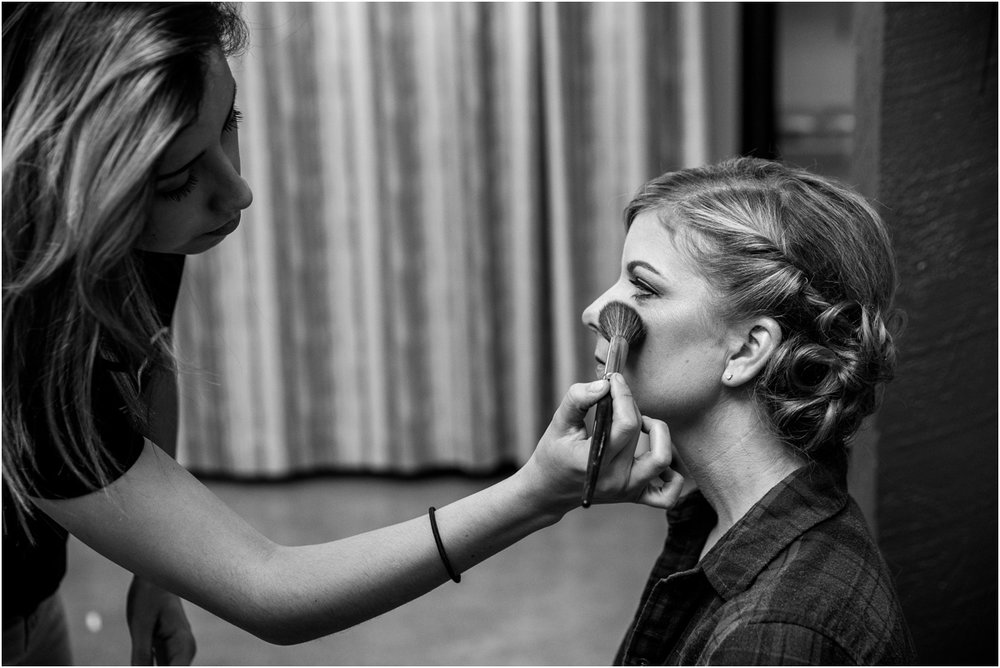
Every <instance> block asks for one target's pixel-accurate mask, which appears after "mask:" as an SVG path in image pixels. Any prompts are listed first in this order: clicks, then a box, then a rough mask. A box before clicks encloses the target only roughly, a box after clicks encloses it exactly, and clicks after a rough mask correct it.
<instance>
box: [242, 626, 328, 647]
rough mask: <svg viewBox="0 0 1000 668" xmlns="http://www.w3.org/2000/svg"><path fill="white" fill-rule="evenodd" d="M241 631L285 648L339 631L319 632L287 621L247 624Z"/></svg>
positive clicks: (325, 630) (323, 630)
mask: <svg viewBox="0 0 1000 668" xmlns="http://www.w3.org/2000/svg"><path fill="white" fill-rule="evenodd" d="M243 630H244V631H247V632H248V633H252V634H253V635H255V636H256V637H258V638H260V639H261V640H263V641H264V642H266V643H268V644H271V645H280V646H282V647H287V646H289V645H299V644H301V643H304V642H310V641H312V640H317V639H319V638H322V637H323V636H327V635H330V634H332V633H336V632H337V631H339V630H340V629H336V628H326V629H322V630H319V629H316V628H313V627H311V626H309V625H305V624H301V625H300V624H292V623H289V621H288V620H275V619H272V620H270V622H255V623H253V624H247V625H245V626H243Z"/></svg>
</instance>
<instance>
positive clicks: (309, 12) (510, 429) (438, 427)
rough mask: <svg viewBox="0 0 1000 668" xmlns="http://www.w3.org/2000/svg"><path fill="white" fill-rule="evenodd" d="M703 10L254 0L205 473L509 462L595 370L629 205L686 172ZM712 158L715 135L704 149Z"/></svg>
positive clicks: (204, 368) (187, 308)
mask: <svg viewBox="0 0 1000 668" xmlns="http://www.w3.org/2000/svg"><path fill="white" fill-rule="evenodd" d="M685 11H686V10H685V9H684V8H683V6H679V5H672V4H656V3H648V4H647V3H635V4H631V3H607V4H603V3H596V4H562V3H557V4H530V3H511V4H508V3H428V4H420V3H387V4H377V3H360V4H355V3H308V4H290V3H248V4H246V5H245V7H244V12H245V16H246V18H247V19H248V21H249V23H250V26H251V29H252V40H251V48H250V50H249V51H248V53H246V54H245V55H244V56H242V57H241V58H240V59H238V60H237V61H235V62H234V63H233V69H234V74H235V76H236V79H237V83H238V86H239V94H238V99H237V106H238V107H239V108H240V109H241V110H242V111H243V113H244V117H245V121H244V123H243V125H242V126H241V129H240V138H241V146H242V162H243V173H244V175H245V176H246V177H247V179H248V180H249V182H250V183H251V186H252V187H253V189H254V195H255V197H254V204H253V206H252V207H251V208H250V209H249V210H248V211H246V212H245V213H244V217H243V221H244V222H243V225H242V226H241V227H240V229H239V231H238V232H237V233H236V234H234V235H233V236H232V237H231V238H230V239H229V240H227V241H226V242H225V243H224V244H222V245H221V246H219V247H218V248H216V249H214V250H212V251H210V252H209V253H206V254H204V255H201V256H196V257H192V258H189V260H188V264H187V272H186V276H185V283H184V286H183V288H182V295H181V302H180V305H179V310H178V314H177V316H176V324H177V345H178V352H179V355H180V357H181V359H182V361H183V363H184V368H183V369H182V374H181V407H182V408H181V412H182V413H181V414H182V419H181V436H180V448H179V457H180V459H181V461H182V462H183V463H184V464H185V465H187V466H188V467H189V468H191V469H192V470H194V471H196V472H201V473H211V474H228V475H236V476H274V475H286V474H294V473H304V472H314V471H329V470H337V471H376V472H400V473H408V472H416V471H421V470H427V469H441V468H446V469H456V468H457V469H461V470H467V471H471V472H487V471H491V470H494V469H495V468H496V467H498V466H501V465H505V464H511V463H513V464H520V463H522V462H523V461H525V460H526V459H527V457H528V456H529V455H530V453H531V451H532V449H533V447H534V446H535V443H536V442H537V439H538V438H539V436H540V435H541V434H542V432H543V431H544V429H545V426H546V425H547V424H548V421H549V419H550V418H551V415H552V411H553V410H554V409H555V407H556V405H557V404H558V401H559V399H560V398H561V396H562V395H563V393H564V392H565V391H566V389H567V387H568V386H569V385H570V384H571V383H573V382H579V381H583V380H589V379H590V378H591V377H592V376H593V360H592V350H593V346H594V340H593V337H592V335H590V334H589V333H588V332H587V331H586V330H585V328H584V327H583V326H582V324H581V323H580V313H581V311H582V310H583V308H584V307H585V306H586V305H587V304H588V303H589V302H590V301H591V300H592V299H593V298H594V297H595V296H597V295H598V294H600V292H602V291H603V290H604V289H605V288H606V287H607V285H609V284H610V283H611V282H612V281H613V280H614V278H615V277H616V276H617V273H618V262H619V256H620V251H621V246H622V242H623V240H624V231H623V227H622V224H621V211H622V208H623V207H624V205H625V204H626V202H627V201H628V199H629V198H630V196H631V195H632V193H633V192H634V191H635V189H636V188H637V187H638V186H639V185H640V184H641V183H643V182H644V181H645V180H647V179H648V178H649V177H651V176H653V175H655V174H657V173H659V172H661V171H663V170H665V169H667V168H673V167H677V166H679V165H680V164H681V163H682V162H683V160H684V156H683V155H682V151H683V150H684V148H683V146H682V142H681V141H680V140H681V137H682V135H683V132H684V129H685V128H684V124H682V122H681V120H680V108H679V103H678V100H680V99H681V97H682V96H681V93H682V90H681V89H682V88H684V87H685V86H687V87H688V88H690V86H689V84H685V82H684V81H682V80H681V77H682V74H683V72H684V71H685V70H684V68H683V67H681V59H682V54H681V52H680V50H681V49H682V46H681V45H680V42H679V40H678V39H677V38H676V37H675V36H676V35H677V34H678V32H679V28H678V26H679V22H680V21H683V20H684V16H683V14H684V12H685ZM688 150H692V149H688Z"/></svg>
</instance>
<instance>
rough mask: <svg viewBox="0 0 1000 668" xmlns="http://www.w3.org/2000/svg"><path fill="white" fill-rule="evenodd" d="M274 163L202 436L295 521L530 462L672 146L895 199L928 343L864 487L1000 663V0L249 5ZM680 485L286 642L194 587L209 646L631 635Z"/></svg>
mask: <svg viewBox="0 0 1000 668" xmlns="http://www.w3.org/2000/svg"><path fill="white" fill-rule="evenodd" d="M244 13H245V16H246V18H247V20H248V22H249V24H250V27H251V30H252V35H251V46H250V48H249V50H248V51H247V53H246V54H244V55H243V56H242V57H240V58H238V59H236V60H234V61H233V63H232V64H233V69H234V75H235V77H236V80H237V83H238V86H239V94H238V98H237V106H238V107H239V108H240V110H241V111H242V112H243V114H244V119H245V120H244V122H243V124H242V125H241V128H240V139H241V147H242V162H243V172H244V175H245V176H246V178H247V179H248V181H249V182H250V183H251V185H252V187H253V190H254V195H255V198H254V204H253V206H252V207H251V208H250V209H249V210H248V211H246V212H245V213H244V216H243V225H242V226H241V228H240V230H239V232H238V233H237V234H235V235H233V237H232V238H231V239H230V240H229V241H227V242H226V243H225V244H223V245H221V246H220V247H219V248H217V249H215V250H213V251H212V252H210V253H207V254H205V255H203V256H197V257H192V258H189V260H188V263H187V270H186V274H185V283H184V286H183V288H182V294H181V302H180V304H179V307H178V308H179V310H178V313H177V316H176V318H175V323H176V328H177V333H176V338H177V346H178V351H179V354H180V357H181V359H182V361H183V362H184V363H185V368H184V370H183V373H182V377H181V403H182V435H181V442H180V451H179V459H180V460H181V462H182V463H183V464H184V465H186V466H187V467H189V468H190V469H191V470H192V471H193V472H195V473H196V474H197V475H199V476H200V477H201V478H202V479H203V480H205V481H206V482H207V483H208V484H209V485H210V486H211V487H212V488H213V490H215V491H216V492H217V493H218V494H219V495H220V496H222V498H223V499H224V500H226V501H227V502H228V503H230V504H231V505H233V506H234V507H235V508H236V510H237V511H238V512H240V513H241V514H242V515H244V517H246V518H247V519H248V520H249V521H250V522H251V524H254V525H255V526H257V527H258V528H260V529H261V530H262V531H263V532H264V533H265V534H267V535H268V536H270V537H272V538H274V539H275V540H278V541H280V542H286V543H308V542H317V541H321V540H331V539H335V538H338V537H342V536H346V535H351V534H353V533H357V532H360V531H364V530H368V529H373V528H377V527H379V526H382V525H385V524H388V523H392V522H396V521H402V520H405V519H409V518H411V517H414V516H417V515H420V514H422V513H424V512H425V511H426V508H427V507H428V506H429V505H439V506H440V505H444V504H446V503H447V502H449V501H451V500H454V499H457V498H459V497H461V496H464V495H466V494H469V493H471V492H474V491H476V490H478V489H481V488H483V487H485V486H487V485H488V484H490V483H491V482H492V481H494V480H496V479H497V477H498V476H502V475H505V474H507V473H509V472H511V471H512V470H514V469H515V468H516V467H518V466H520V465H521V464H523V463H524V462H525V461H526V460H527V458H528V456H529V455H530V453H531V451H532V449H533V448H534V445H535V443H536V442H537V439H538V437H539V436H540V435H541V433H542V432H543V431H544V428H545V426H546V425H547V424H548V421H549V419H550V417H551V415H552V411H553V410H554V409H555V407H556V405H557V404H558V401H559V399H560V398H561V396H562V395H563V393H564V392H565V391H566V388H567V387H568V386H569V385H570V384H571V383H574V382H580V381H583V380H589V379H590V378H591V377H592V376H593V373H594V372H593V358H592V355H593V346H594V340H593V337H592V335H590V334H588V332H587V330H586V329H585V328H584V327H583V326H582V324H581V322H580V314H581V312H582V310H583V309H584V308H585V307H586V306H587V305H588V304H589V303H590V302H591V301H592V300H593V299H594V298H596V297H597V296H598V295H599V294H601V292H603V291H604V289H606V288H607V287H608V286H609V285H610V284H611V283H612V282H613V281H614V280H615V279H616V277H617V274H618V263H619V258H620V251H621V247H622V243H623V241H624V228H623V225H622V218H621V212H622V209H623V208H624V206H625V205H626V203H627V202H628V200H629V199H630V197H631V196H632V194H633V193H634V192H635V191H636V190H637V189H638V188H639V186H641V185H642V184H643V183H644V182H645V181H647V180H648V179H650V178H652V177H654V176H656V175H658V174H660V173H662V172H664V171H668V170H672V169H677V168H681V167H686V166H692V165H697V164H701V163H704V162H708V161H714V160H718V159H721V158H725V157H729V156H733V155H736V154H752V155H757V156H759V157H769V158H778V159H782V160H784V161H786V162H790V163H794V164H797V165H800V166H804V167H807V168H810V169H812V170H814V171H817V172H819V173H823V174H827V175H830V176H834V177H837V178H840V179H842V180H844V181H846V182H848V183H849V184H851V185H854V186H856V187H858V188H859V189H861V191H862V192H863V193H864V194H866V195H867V196H869V197H870V198H872V199H873V200H874V201H875V202H877V203H878V205H879V206H880V207H882V209H881V210H882V213H883V215H885V216H886V218H887V220H888V221H889V222H890V225H891V226H892V228H893V232H894V237H895V239H896V242H897V249H898V255H899V262H900V274H901V290H900V303H901V306H903V308H905V309H906V310H907V311H908V314H909V325H908V329H907V333H906V335H905V336H904V338H903V340H902V343H903V357H902V366H901V369H900V372H899V374H898V378H897V381H896V382H895V383H894V384H893V386H892V387H891V388H890V391H889V398H888V399H887V402H886V405H885V406H884V408H883V410H882V411H881V413H880V414H879V415H878V416H876V418H875V419H873V420H870V421H869V423H868V424H867V425H866V428H865V430H864V432H863V434H862V436H861V438H860V439H859V443H858V445H857V448H856V452H855V461H854V470H853V472H852V492H853V493H854V494H855V496H856V497H857V498H858V499H859V501H860V502H861V504H862V506H863V508H864V510H865V513H866V515H867V516H868V518H869V521H870V522H871V524H872V526H873V528H874V529H875V531H876V533H877V534H878V537H879V541H880V544H881V546H882V548H883V550H884V551H885V553H886V557H887V560H888V561H889V563H890V566H891V567H892V569H893V571H894V573H896V574H897V578H898V586H899V589H900V594H901V597H902V599H903V601H904V607H905V608H906V611H907V614H908V616H909V619H910V624H911V626H912V627H913V631H914V635H915V636H916V638H917V642H918V648H919V649H920V651H921V659H922V661H926V662H927V663H932V664H964V663H973V664H990V663H996V661H997V577H996V576H997V566H996V564H997V505H996V501H997V477H996V471H997V452H996V443H997V431H996V428H997V420H996V417H997V381H996V378H997V376H996V373H995V369H996V368H997V358H996V354H997V348H996V346H995V341H996V338H997V333H996V326H997V319H996V305H997V298H996V295H997V292H996V287H997V284H996V275H997V272H996V266H997V265H996V249H997V236H996V232H997V215H996V204H997V199H996V197H997V190H996V185H997V172H996V168H997V159H996V158H997V142H996V137H997V135H996V131H997V113H996V105H997V89H996V55H997V45H996V5H995V4H994V3H972V4H965V3H942V4H936V3H919V4H909V3H890V4H885V5H883V4H879V3H863V4H855V3H812V2H810V3H773V4H772V3H745V4H744V3H714V2H713V3H627V2H622V3H619V2H615V3H386V4H382V3H302V4H300V3H247V4H245V5H244ZM664 533H665V532H664V524H663V517H662V513H660V512H658V511H654V510H652V509H646V508H634V507H633V508H621V507H613V508H601V507H598V508H594V509H591V510H588V511H586V512H581V511H578V512H575V513H571V514H570V515H569V516H568V517H567V518H566V519H565V520H563V522H561V523H560V524H559V525H557V526H556V527H554V528H552V529H549V530H547V531H544V532H541V533H540V534H537V535H535V536H532V537H529V538H528V539H526V540H525V541H523V542H522V543H520V544H518V545H516V546H514V547H513V548H510V549H509V550H508V551H506V552H504V553H502V554H500V555H498V556H497V557H494V558H493V559H492V560H490V561H487V562H486V563H484V564H482V565H481V566H479V567H477V568H476V569H473V570H472V571H470V572H469V574H468V575H467V576H465V577H463V580H462V583H461V585H449V586H446V587H442V588H439V589H438V590H436V591H434V592H432V593H431V594H430V595H428V596H427V597H425V598H423V599H421V600H419V601H417V602H415V603H413V604H411V605H408V606H404V607H403V608H401V609H399V610H397V611H394V612H392V613H389V614H387V615H385V616H383V617H381V618H379V619H376V620H373V621H372V622H369V623H366V624H364V625H361V626H359V627H356V628H355V629H351V630H349V631H346V632H344V633H341V634H338V635H336V636H331V637H329V638H324V639H321V640H318V641H315V642H312V643H307V644H305V645H301V646H297V647H270V646H268V645H266V644H265V643H263V642H261V641H258V640H257V639H255V638H253V637H252V636H249V635H248V634H246V633H244V632H242V631H240V630H239V629H236V628H235V627H232V626H231V625H229V624H227V623H225V622H222V621H220V620H218V619H216V618H214V617H213V616H211V615H209V614H208V613H205V612H204V611H202V610H199V609H197V608H196V607H195V606H191V605H188V610H189V614H190V616H191V618H192V622H193V625H194V627H195V633H196V635H197V636H198V639H199V655H198V657H197V658H196V663H201V664H248V663H250V664H297V665H305V664H379V665H395V664H411V665H414V664H416V665H420V664H452V665H456V664H464V665H525V664H529V665H543V664H544V665H587V664H606V663H608V662H610V661H611V659H612V658H613V656H614V652H615V649H616V648H617V644H618V642H619V641H620V639H621V636H622V634H623V633H624V631H625V629H626V627H627V626H628V623H629V621H630V619H631V615H632V613H633V611H634V606H635V605H636V603H637V601H638V596H639V593H640V591H641V587H642V584H643V583H644V581H645V577H646V575H647V572H648V569H649V567H650V566H651V564H652V562H653V560H654V559H655V557H656V555H657V554H658V551H659V547H660V544H661V543H662V540H663V537H664ZM71 552H72V554H71V564H70V576H69V578H68V580H67V585H66V589H65V591H66V597H67V604H68V607H69V611H70V617H71V624H72V631H73V638H74V644H75V646H74V649H75V652H76V656H77V659H78V661H80V662H81V663H87V664H116V663H125V662H127V661H128V646H129V644H128V639H127V632H126V631H125V626H124V600H125V589H126V587H127V581H128V576H127V574H125V573H123V572H121V570H120V569H118V568H117V567H115V566H113V565H111V564H108V563H107V562H104V561H103V560H102V559H101V558H100V557H97V556H96V555H95V554H94V553H92V552H90V551H89V550H88V549H87V548H85V547H83V546H82V545H80V544H79V543H77V542H75V541H74V542H73V543H72V544H71Z"/></svg>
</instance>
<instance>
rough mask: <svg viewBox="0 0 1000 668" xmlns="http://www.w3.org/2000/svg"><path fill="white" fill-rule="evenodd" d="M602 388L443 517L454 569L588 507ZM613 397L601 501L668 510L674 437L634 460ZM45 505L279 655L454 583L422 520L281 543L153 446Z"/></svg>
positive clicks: (623, 391)
mask: <svg viewBox="0 0 1000 668" xmlns="http://www.w3.org/2000/svg"><path fill="white" fill-rule="evenodd" d="M592 385H596V386H597V388H596V389H594V388H592V389H590V390H588V389H587V387H588V386H585V385H574V386H573V387H572V388H571V389H570V391H569V392H568V393H567V395H566V398H565V399H564V400H563V403H562V404H561V405H560V407H559V409H558V411H557V413H556V415H555V417H554V418H553V421H552V424H551V425H550V427H549V429H548V431H547V432H546V434H545V436H543V438H542V440H541V441H540V442H539V445H538V448H537V449H536V451H535V453H534V454H533V455H532V457H531V459H530V460H529V462H528V463H527V464H526V465H525V466H524V467H523V468H521V469H520V470H519V471H518V472H517V473H515V474H514V475H513V476H511V477H510V478H508V479H506V480H503V481H501V482H499V483H497V484H496V485H493V486H492V487H489V488H487V489H485V490H483V491H481V492H479V493H477V494H474V495H472V496H469V497H466V498H464V499H461V500H459V501H456V502H454V503H452V504H450V505H448V506H445V507H443V508H441V509H440V510H439V511H438V512H437V518H438V525H439V528H440V533H441V537H442V540H443V542H444V545H445V546H446V549H447V552H448V555H449V557H450V559H451V561H452V563H453V565H454V566H455V568H456V569H458V570H460V571H461V570H465V569H468V568H470V567H472V566H473V565H475V564H477V563H479V562H480V561H482V560H484V559H486V558H487V557H489V556H491V555H493V554H495V553H497V552H499V551H500V550H502V549H504V548H505V547H507V546H509V545H511V544H513V543H514V542H516V541H518V540H520V539H521V538H524V537H525V536H527V535H529V534H530V533H532V532H534V531H536V530H538V529H540V528H542V527H544V526H547V525H550V524H553V523H555V522H556V521H558V520H559V519H560V518H561V517H562V515H563V514H564V513H565V512H567V511H568V510H569V509H571V508H573V507H575V506H576V505H578V503H579V494H580V490H581V489H582V485H583V476H584V472H585V469H586V459H587V450H588V446H589V443H588V441H587V434H586V429H585V427H584V423H583V418H584V416H585V415H586V412H587V409H588V408H589V407H590V406H591V405H593V403H595V402H596V401H597V400H598V399H599V398H600V397H601V396H602V395H603V394H605V393H606V392H607V384H606V383H605V384H604V385H601V384H600V383H596V384H592ZM611 391H612V395H613V397H614V406H615V408H614V410H615V417H614V421H615V428H614V429H613V431H612V436H611V444H610V447H609V450H608V453H607V454H608V460H607V461H606V463H605V466H604V467H603V468H602V476H601V481H600V483H599V485H598V493H597V499H598V500H601V499H603V500H605V501H607V500H633V501H634V500H642V501H643V502H646V503H651V504H654V505H665V504H668V503H670V502H672V499H671V495H673V498H675V497H676V491H679V485H673V482H675V481H672V482H671V484H668V485H667V486H666V487H665V488H663V489H660V483H658V482H657V481H658V479H659V478H658V476H659V475H660V474H661V473H663V472H664V471H665V470H666V467H667V466H668V465H669V462H670V446H669V435H668V434H667V431H666V427H665V425H663V424H662V423H659V422H656V421H645V427H644V428H645V430H646V431H648V432H649V434H650V439H649V440H650V451H649V452H647V453H644V454H642V455H640V456H639V457H638V458H636V459H633V453H634V450H635V446H636V442H637V440H638V434H639V430H640V425H641V423H642V422H643V420H642V418H641V417H640V416H639V414H638V411H637V410H636V409H635V406H634V402H633V401H632V399H631V395H630V394H629V392H628V388H627V387H626V386H625V384H624V382H623V381H622V380H621V379H620V377H615V379H614V381H613V382H612V383H611ZM649 483H653V485H652V486H648V485H649ZM673 487H677V488H678V489H677V490H674V489H673ZM38 503H39V506H40V507H41V508H42V509H43V510H44V511H45V512H46V513H48V514H49V515H50V516H52V517H53V518H54V519H56V520H57V521H58V522H60V523H61V524H63V525H64V526H65V527H66V528H67V529H68V530H69V531H71V532H72V533H73V534H74V535H76V536H78V537H79V538H80V539H81V540H83V541H84V542H85V543H87V544H89V545H91V546H92V547H93V548H94V549H96V550H97V551H98V552H100V553H102V554H104V555H105V556H107V557H109V558H111V559H112V560H114V561H116V562H117V563H119V564H121V565H122V566H124V567H125V568H127V569H129V570H131V571H132V572H134V573H136V574H137V575H141V576H143V577H146V578H148V579H150V580H152V581H154V582H156V583H158V584H160V585H162V586H163V587H165V588H166V589H169V590H170V591H173V592H175V593H177V594H178V595H180V596H182V597H184V598H186V599H188V600H190V601H192V602H194V603H195V604H197V605H199V606H201V607H203V608H205V609H207V610H209V611H211V612H213V613H214V614H216V615H218V616H220V617H222V618H224V619H226V620H228V621H230V622H232V623H234V624H236V625H237V626H240V627H242V628H244V629H246V630H248V631H250V632H251V633H254V634H255V635H257V636H259V637H261V638H263V639H265V640H268V641H270V642H274V643H279V644H289V643H295V642H302V641H306V640H310V639H313V638H317V637H320V636H323V635H326V634H329V633H334V632H336V631H339V630H342V629H344V628H347V627H349V626H351V625H353V624H357V623H358V622H361V621H364V620H366V619H370V618H372V617H374V616H376V615H379V614H381V613H383V612H385V611H387V610H390V609H392V608H394V607H396V606H398V605H400V604H402V603H405V602H406V601H409V600H412V599H414V598H416V597H417V596H420V595H421V594H423V593H425V592H427V591H429V590H431V589H433V588H434V587H437V586H438V585H440V584H442V583H443V582H445V581H446V580H447V579H448V576H447V574H446V572H445V570H444V568H443V566H442V564H441V561H440V558H439V556H438V552H437V548H436V546H435V543H434V539H433V536H432V534H431V531H430V527H429V524H428V519H427V517H426V516H423V515H421V516H420V517H418V518H416V519H413V520H409V521H407V522H403V523H400V524H396V525H393V526H389V527H385V528H382V529H378V530H375V531H371V532H368V533H364V534H360V535H357V536H353V537H350V538H345V539H342V540H337V541H333V542H328V543H322V544H318V545H308V546H300V547H285V546H281V545H277V544H275V543H273V542H272V541H270V540H268V539H267V538H265V537H264V536H262V535H261V534H260V533H259V532H258V531H256V530H255V529H254V528H253V527H251V526H250V525H249V524H248V523H247V522H246V521H244V520H243V519H242V518H241V517H239V516H238V515H237V514H236V513H235V512H233V511H232V510H231V509H230V508H228V507H227V506H226V505H225V504H223V503H222V501H220V500H219V499H218V498H217V497H215V496H214V495H213V494H212V493H211V492H210V491H209V490H208V489H207V488H206V487H204V486H203V485H201V484H200V483H199V482H198V481H197V480H196V479H195V478H194V477H193V476H191V475H190V474H189V473H188V472H187V471H185V470H184V469H183V468H181V467H180V466H179V465H178V464H177V463H176V462H175V461H174V460H173V459H172V458H171V457H168V456H167V455H165V454H164V453H163V452H162V451H161V450H160V449H159V448H157V447H156V446H155V445H153V444H152V443H147V444H146V447H145V449H144V452H143V454H142V455H141V456H140V458H139V460H138V461H137V463H136V464H135V465H134V466H133V467H132V468H131V469H130V470H129V471H128V472H127V473H126V474H125V475H124V476H122V477H121V478H120V479H119V480H117V481H116V482H114V483H113V484H112V485H110V486H109V487H108V488H107V489H106V490H104V491H102V492H95V493H92V494H89V495H87V496H84V497H80V498H77V499H69V500H61V501H43V500H39V501H38Z"/></svg>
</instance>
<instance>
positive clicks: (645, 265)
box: [625, 260, 664, 278]
mask: <svg viewBox="0 0 1000 668" xmlns="http://www.w3.org/2000/svg"><path fill="white" fill-rule="evenodd" d="M637 267H642V268H643V269H645V270H647V271H650V272H652V273H654V274H656V275H657V276H659V277H660V278H663V277H664V276H663V274H661V273H660V272H658V271H657V270H656V267H654V266H653V265H651V264H650V263H648V262H644V261H642V260H632V261H631V262H629V263H628V264H627V265H625V268H626V269H628V271H629V273H630V274H634V273H635V270H636V268H637Z"/></svg>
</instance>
